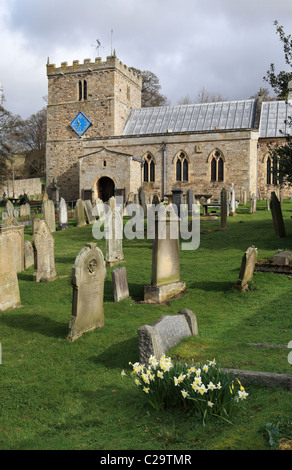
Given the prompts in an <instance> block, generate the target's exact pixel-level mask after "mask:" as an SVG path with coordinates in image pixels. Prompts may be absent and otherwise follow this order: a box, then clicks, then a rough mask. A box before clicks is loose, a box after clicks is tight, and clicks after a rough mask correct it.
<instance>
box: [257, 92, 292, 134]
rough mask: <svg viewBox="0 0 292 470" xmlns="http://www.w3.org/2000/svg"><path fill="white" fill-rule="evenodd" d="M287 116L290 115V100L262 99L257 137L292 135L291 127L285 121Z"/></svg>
mask: <svg viewBox="0 0 292 470" xmlns="http://www.w3.org/2000/svg"><path fill="white" fill-rule="evenodd" d="M289 116H291V117H292V101H263V103H262V109H261V119H260V128H259V137H262V138H265V137H283V133H284V134H285V133H287V134H290V135H292V129H291V127H290V126H289V125H287V123H286V121H287V118H288V117H289ZM281 131H282V132H281Z"/></svg>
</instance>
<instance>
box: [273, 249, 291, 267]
mask: <svg viewBox="0 0 292 470" xmlns="http://www.w3.org/2000/svg"><path fill="white" fill-rule="evenodd" d="M273 263H274V264H281V265H286V266H287V265H290V266H291V265H292V251H287V250H285V251H281V252H280V253H276V254H275V255H274V257H273Z"/></svg>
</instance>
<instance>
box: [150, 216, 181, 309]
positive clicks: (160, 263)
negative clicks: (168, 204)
mask: <svg viewBox="0 0 292 470" xmlns="http://www.w3.org/2000/svg"><path fill="white" fill-rule="evenodd" d="M160 224H162V225H160ZM171 224H172V225H171ZM163 226H164V227H165V230H161V229H160V227H163ZM178 233H179V230H178V217H177V216H176V215H175V214H171V216H169V214H168V213H166V216H165V217H164V218H162V217H159V219H158V217H156V220H155V238H154V239H153V248H152V281H151V285H148V286H144V299H145V301H148V302H149V301H150V302H155V303H162V302H165V301H166V300H168V299H171V298H173V297H175V296H176V295H178V294H180V293H181V292H183V291H184V290H185V288H186V284H185V282H183V281H181V280H180V264H179V236H178ZM176 234H177V236H176Z"/></svg>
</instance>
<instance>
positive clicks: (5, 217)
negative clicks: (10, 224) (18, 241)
mask: <svg viewBox="0 0 292 470" xmlns="http://www.w3.org/2000/svg"><path fill="white" fill-rule="evenodd" d="M6 219H8V214H7V212H5V211H3V212H2V215H1V221H2V223H4V222H5V220H6Z"/></svg>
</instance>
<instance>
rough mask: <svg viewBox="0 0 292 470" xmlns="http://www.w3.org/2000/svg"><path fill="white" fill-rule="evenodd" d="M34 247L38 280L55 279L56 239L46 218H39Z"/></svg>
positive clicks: (35, 271)
mask: <svg viewBox="0 0 292 470" xmlns="http://www.w3.org/2000/svg"><path fill="white" fill-rule="evenodd" d="M32 246H33V249H34V274H33V280H34V281H36V282H48V281H53V280H54V279H55V278H56V270H55V241H54V238H53V236H52V234H51V231H50V229H49V226H48V224H47V223H46V221H45V220H41V219H39V222H38V223H37V226H36V231H35V233H34V236H33V239H32Z"/></svg>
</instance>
